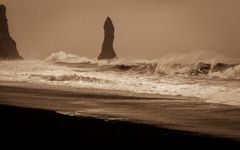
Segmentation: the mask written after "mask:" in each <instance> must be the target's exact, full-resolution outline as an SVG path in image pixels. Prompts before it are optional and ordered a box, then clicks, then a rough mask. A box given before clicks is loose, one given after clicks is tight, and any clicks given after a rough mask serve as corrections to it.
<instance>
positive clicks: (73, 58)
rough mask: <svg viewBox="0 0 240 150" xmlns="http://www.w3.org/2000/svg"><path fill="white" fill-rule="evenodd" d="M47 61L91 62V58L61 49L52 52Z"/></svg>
mask: <svg viewBox="0 0 240 150" xmlns="http://www.w3.org/2000/svg"><path fill="white" fill-rule="evenodd" d="M45 62H52V63H59V62H65V63H83V62H91V60H90V59H88V58H87V57H78V56H77V55H74V54H69V53H65V52H63V51H60V52H56V53H53V54H51V55H50V56H49V57H47V58H46V59H45Z"/></svg>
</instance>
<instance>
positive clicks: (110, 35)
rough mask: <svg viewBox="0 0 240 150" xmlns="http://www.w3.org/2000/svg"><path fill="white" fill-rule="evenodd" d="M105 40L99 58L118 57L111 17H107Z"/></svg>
mask: <svg viewBox="0 0 240 150" xmlns="http://www.w3.org/2000/svg"><path fill="white" fill-rule="evenodd" d="M104 32H105V36H104V41H103V45H102V51H101V54H100V55H99V56H98V60H101V59H113V58H117V55H116V53H115V51H114V49H113V40H114V26H113V23H112V20H111V18H109V17H107V19H106V21H105V24H104Z"/></svg>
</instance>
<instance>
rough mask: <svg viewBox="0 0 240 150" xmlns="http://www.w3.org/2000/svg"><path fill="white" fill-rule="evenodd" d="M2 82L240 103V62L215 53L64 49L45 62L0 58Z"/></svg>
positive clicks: (232, 103) (0, 77) (229, 103)
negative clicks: (100, 57) (104, 57)
mask: <svg viewBox="0 0 240 150" xmlns="http://www.w3.org/2000/svg"><path fill="white" fill-rule="evenodd" d="M0 80H1V81H17V82H28V83H39V84H44V85H58V86H61V87H64V88H65V87H66V88H68V87H70V86H71V87H74V88H97V89H104V90H120V91H129V92H134V93H148V94H160V95H166V96H176V97H179V96H181V97H186V98H187V97H191V98H193V99H195V100H199V101H201V102H209V103H219V104H226V105H240V64H239V61H238V60H232V59H228V58H226V57H224V56H221V55H218V54H216V53H215V52H205V51H196V52H193V53H187V54H174V55H171V54H169V55H166V56H164V57H161V58H159V59H154V60H147V59H116V60H111V61H97V60H96V59H90V58H87V57H79V56H77V55H73V54H67V53H65V52H58V53H54V54H51V55H50V56H49V57H48V58H46V59H45V60H24V61H0Z"/></svg>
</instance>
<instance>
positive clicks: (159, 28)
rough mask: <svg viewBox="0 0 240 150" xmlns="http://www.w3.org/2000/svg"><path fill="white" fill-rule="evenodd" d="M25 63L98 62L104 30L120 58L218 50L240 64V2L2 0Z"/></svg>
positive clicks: (213, 0)
mask: <svg viewBox="0 0 240 150" xmlns="http://www.w3.org/2000/svg"><path fill="white" fill-rule="evenodd" d="M0 3H3V4H5V5H6V6H7V15H8V19H9V26H10V32H11V35H12V36H13V38H14V39H15V40H16V42H17V47H18V49H19V51H20V53H21V55H22V56H23V57H25V58H29V57H30V58H45V57H47V56H49V55H50V54H51V53H52V52H57V51H67V52H71V53H74V54H77V55H79V56H88V57H97V56H98V54H99V53H100V50H101V46H102V41H103V24H104V21H105V19H106V17H107V16H110V17H111V18H112V20H113V23H114V25H115V30H116V32H115V37H116V39H115V43H114V47H115V51H116V52H117V54H118V56H119V57H133V58H157V57H160V56H162V55H164V54H166V53H169V52H170V53H172V52H188V51H194V50H199V49H203V50H215V51H219V52H220V53H223V54H225V55H228V56H232V57H235V58H240V0H0Z"/></svg>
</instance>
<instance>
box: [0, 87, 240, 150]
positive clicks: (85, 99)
mask: <svg viewBox="0 0 240 150" xmlns="http://www.w3.org/2000/svg"><path fill="white" fill-rule="evenodd" d="M2 84H3V83H2ZM4 84H6V83H4ZM23 85H24V84H23ZM24 86H26V85H24ZM111 93H112V95H111V96H109V97H108V96H107V95H108V94H107V93H106V92H103V91H95V92H92V93H91V90H82V92H77V93H74V92H66V91H65V92H64V91H62V92H61V91H57V90H49V89H41V88H39V89H37V88H32V89H31V88H28V87H23V86H12V84H9V85H1V86H0V116H1V117H0V118H1V127H0V129H1V139H3V140H2V144H7V145H9V146H11V145H15V144H20V145H24V146H25V145H28V144H29V143H31V144H35V145H40V146H43V145H46V144H50V145H53V146H55V145H56V146H61V145H70V146H73V145H77V146H79V147H81V146H90V147H95V148H99V147H111V148H114V149H116V148H129V147H133V148H141V147H147V148H154V147H156V146H157V147H163V146H167V147H190V148H196V147H197V148H222V147H227V148H230V147H236V146H237V147H239V146H240V142H239V138H238V135H239V134H238V133H239V124H238V121H239V120H238V118H236V116H238V113H239V109H238V108H236V107H230V106H225V105H223V106H222V105H220V106H218V105H213V104H212V105H210V104H208V105H206V104H199V103H197V104H193V103H190V102H184V105H183V104H181V103H182V102H178V101H176V100H173V99H168V100H163V99H161V98H159V100H157V102H155V101H156V99H157V98H156V97H153V99H152V100H151V98H149V97H145V99H146V100H149V101H151V102H150V103H154V105H150V104H148V103H147V102H145V101H143V102H141V100H144V97H142V96H140V97H137V96H133V95H131V96H122V94H120V95H117V94H114V92H111ZM101 95H102V96H101ZM148 98H149V99H148ZM119 100H120V101H119ZM135 100H138V101H137V103H136V101H135ZM171 101H173V102H171ZM206 106H208V107H206ZM166 108H167V109H166ZM210 108H211V109H210ZM93 110H94V111H93ZM96 110H97V111H96ZM200 111H201V112H204V113H207V114H206V116H205V117H206V118H204V117H203V116H202V114H201V113H199V112H200ZM58 112H60V113H58ZM140 112H141V113H140ZM64 114H69V115H64ZM174 114H175V115H174ZM170 116H172V117H170ZM189 116H191V117H189ZM219 116H221V119H219ZM230 116H232V118H230ZM163 117H165V118H167V119H168V120H167V119H162V120H161V119H159V118H163ZM174 117H175V118H174ZM200 117H201V118H200ZM208 117H209V118H208ZM214 117H216V119H213V118H214ZM211 118H212V119H211ZM148 119H149V120H148ZM184 119H185V120H184ZM191 119H192V120H191ZM179 120H181V121H182V122H180V121H179ZM193 120H194V121H195V122H193ZM174 122H175V124H174ZM183 123H185V124H183ZM207 131H209V132H207ZM234 131H235V132H234ZM214 132H215V134H214ZM223 133H225V134H223ZM226 133H227V134H226Z"/></svg>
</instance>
